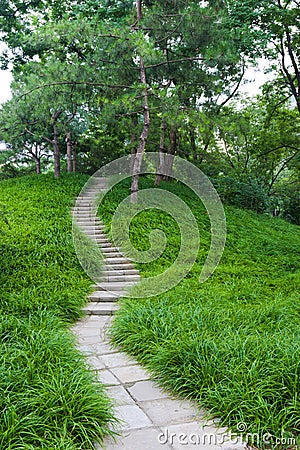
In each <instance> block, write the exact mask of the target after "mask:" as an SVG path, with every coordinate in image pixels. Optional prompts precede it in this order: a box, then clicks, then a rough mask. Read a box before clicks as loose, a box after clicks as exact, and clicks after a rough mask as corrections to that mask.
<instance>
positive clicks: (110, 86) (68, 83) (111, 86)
mask: <svg viewBox="0 0 300 450" xmlns="http://www.w3.org/2000/svg"><path fill="white" fill-rule="evenodd" d="M82 84H86V85H87V86H101V87H105V88H120V89H134V87H133V86H127V85H126V84H104V83H93V82H91V81H56V82H54V83H45V84H40V85H38V86H35V87H34V88H32V89H30V90H29V91H27V92H25V93H24V94H20V95H19V97H20V98H22V97H25V96H26V95H28V94H30V93H31V92H33V91H36V90H37V89H43V88H45V87H50V86H64V85H67V86H75V85H76V86H77V85H82Z"/></svg>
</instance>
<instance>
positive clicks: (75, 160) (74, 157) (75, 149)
mask: <svg viewBox="0 0 300 450" xmlns="http://www.w3.org/2000/svg"><path fill="white" fill-rule="evenodd" d="M72 148H73V172H76V170H77V167H76V164H77V143H76V142H73V143H72Z"/></svg>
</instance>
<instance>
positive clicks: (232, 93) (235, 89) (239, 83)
mask: <svg viewBox="0 0 300 450" xmlns="http://www.w3.org/2000/svg"><path fill="white" fill-rule="evenodd" d="M245 70H246V66H245V64H243V68H242V73H241V76H240V78H239V79H238V82H237V85H236V87H235V88H234V89H233V91H232V92H231V93H230V94H229V95H228V97H227V98H226V99H225V100H224V101H223V102H222V103H221V104H220V105H219V106H218V109H217V114H218V113H219V112H220V110H221V109H222V108H223V106H225V105H226V103H228V102H229V100H231V99H232V98H233V97H234V96H235V94H236V93H237V91H238V90H239V87H240V85H241V82H242V80H243V78H244V75H245Z"/></svg>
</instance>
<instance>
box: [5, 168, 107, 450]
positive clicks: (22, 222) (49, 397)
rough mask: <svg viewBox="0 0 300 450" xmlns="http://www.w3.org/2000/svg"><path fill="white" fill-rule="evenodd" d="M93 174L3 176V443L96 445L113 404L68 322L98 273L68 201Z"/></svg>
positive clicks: (63, 449) (71, 449)
mask: <svg viewBox="0 0 300 450" xmlns="http://www.w3.org/2000/svg"><path fill="white" fill-rule="evenodd" d="M85 181H86V177H85V176H80V175H76V176H75V175H71V176H64V177H63V178H62V179H60V180H54V179H53V175H41V176H28V177H22V178H16V179H11V180H6V181H2V182H1V183H0V204H1V205H5V206H6V208H5V209H4V207H2V210H5V213H6V214H5V217H6V218H7V219H8V222H9V225H7V224H6V223H5V221H2V222H1V223H0V229H1V232H2V233H1V235H0V255H1V259H0V286H1V287H0V337H1V339H0V342H1V343H0V449H3V450H4V449H5V450H10V449H11V450H12V449H13V450H15V449H26V450H31V449H32V450H33V449H34V450H36V449H45V450H52V449H59V450H83V449H84V450H88V449H93V448H94V446H93V443H94V442H101V441H102V439H103V436H104V435H106V434H109V433H110V431H109V429H108V427H109V423H113V422H114V419H113V416H112V409H111V404H110V401H109V399H108V398H107V396H106V393H105V392H104V390H103V388H102V386H101V385H99V383H98V382H97V381H96V378H95V375H94V373H93V372H92V371H91V370H89V369H88V368H87V366H86V365H85V361H84V357H83V356H82V355H81V354H80V352H79V351H78V350H76V349H75V342H74V337H73V335H72V334H71V333H70V331H69V330H68V328H69V326H70V324H71V323H73V322H74V321H75V320H76V319H78V318H79V317H80V308H81V307H82V306H83V305H84V303H85V302H86V295H87V293H88V291H89V289H90V284H91V281H90V280H89V279H88V277H87V276H86V275H85V273H84V271H83V270H82V268H81V267H80V264H79V262H78V260H77V257H76V254H75V251H74V247H73V242H72V233H71V231H72V219H71V215H70V208H71V206H72V205H73V202H74V199H75V197H76V195H78V193H79V192H80V189H81V188H82V186H83V185H84V183H85Z"/></svg>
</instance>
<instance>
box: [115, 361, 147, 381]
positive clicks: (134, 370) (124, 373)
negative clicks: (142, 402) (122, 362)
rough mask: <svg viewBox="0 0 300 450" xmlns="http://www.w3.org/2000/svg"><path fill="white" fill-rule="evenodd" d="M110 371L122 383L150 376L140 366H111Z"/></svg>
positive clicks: (145, 378)
mask: <svg viewBox="0 0 300 450" xmlns="http://www.w3.org/2000/svg"><path fill="white" fill-rule="evenodd" d="M111 371H112V373H113V374H114V375H115V376H116V377H117V378H118V379H119V380H121V382H122V383H132V382H133V381H140V380H148V379H149V378H150V375H149V373H147V372H146V371H145V370H144V369H143V368H142V367H141V366H139V365H137V364H136V365H133V366H124V367H112V368H111Z"/></svg>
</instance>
